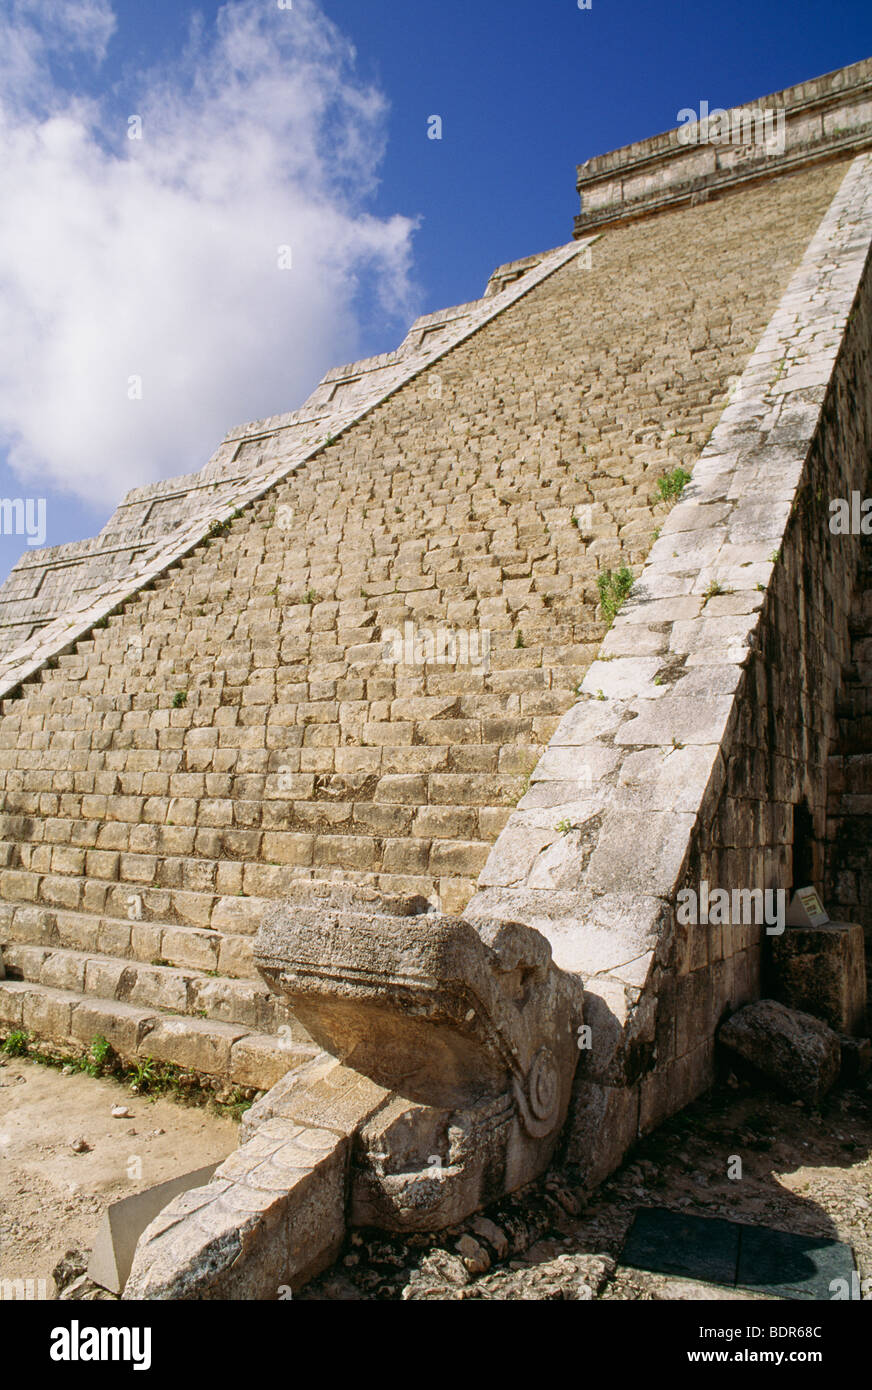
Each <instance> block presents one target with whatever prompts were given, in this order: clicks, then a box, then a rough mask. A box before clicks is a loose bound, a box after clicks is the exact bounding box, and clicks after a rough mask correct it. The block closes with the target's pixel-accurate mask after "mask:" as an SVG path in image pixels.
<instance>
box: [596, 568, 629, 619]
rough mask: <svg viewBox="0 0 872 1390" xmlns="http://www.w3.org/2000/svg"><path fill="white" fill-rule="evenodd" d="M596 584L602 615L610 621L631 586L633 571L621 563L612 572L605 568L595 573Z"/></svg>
mask: <svg viewBox="0 0 872 1390" xmlns="http://www.w3.org/2000/svg"><path fill="white" fill-rule="evenodd" d="M596 586H597V588H598V589H599V596H600V608H601V609H602V614H603V617H604V618H606V619H607V620H608V622H610V623H611V622H613V620H614V617H615V614H616V613H617V611H618V609H619V608H620V607H621V605H622V603H623V602H624V599H625V598H626V597H627V595H628V594H629V592H630V590H631V589H632V587H633V571H632V570H631V569H628V567H627V566H626V565H621V568H620V569H619V570H615V571H614V572H612V570H605V571H604V572H603V573H602V574H598V575H597V577H596Z"/></svg>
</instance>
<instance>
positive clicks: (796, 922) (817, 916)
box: [787, 888, 830, 927]
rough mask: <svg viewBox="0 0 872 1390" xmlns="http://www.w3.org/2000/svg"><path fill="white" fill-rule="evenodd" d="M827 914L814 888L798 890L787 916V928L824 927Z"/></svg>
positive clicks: (827, 917)
mask: <svg viewBox="0 0 872 1390" xmlns="http://www.w3.org/2000/svg"><path fill="white" fill-rule="evenodd" d="M829 920H830V918H829V913H828V912H827V910H826V908H825V907H824V905H823V903H822V902H821V900H820V898H819V897H818V895H817V892H816V890H815V889H814V888H798V889H797V891H796V892H795V893H794V895H793V901H792V903H791V904H790V911H789V912H788V914H787V925H788V926H789V927H824V926H826V924H827V922H828V921H829Z"/></svg>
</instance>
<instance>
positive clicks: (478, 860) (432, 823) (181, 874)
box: [0, 771, 523, 930]
mask: <svg viewBox="0 0 872 1390" xmlns="http://www.w3.org/2000/svg"><path fill="white" fill-rule="evenodd" d="M444 780H445V781H446V782H447V781H450V783H451V787H450V791H451V793H452V798H451V803H450V804H451V805H452V806H454V812H455V818H454V821H453V824H457V819H456V813H457V809H458V807H457V806H456V805H454V803H456V802H457V801H458V797H459V796H460V795H462V794H463V793H464V792H465V793H467V794H468V795H470V797H473V796H474V794H475V785H476V783H477V781H478V780H480V779H479V778H478V777H477V776H476V774H470V775H469V776H467V777H462V776H459V775H457V776H455V775H451V776H449V777H446V779H444ZM415 781H416V779H415V778H401V777H398V778H395V779H394V780H393V783H392V787H391V789H390V794H391V795H393V796H395V797H396V798H397V804H399V805H402V804H403V803H402V797H403V796H411V795H414V790H415V788H414V785H413V784H414V783H415ZM522 784H523V779H522V777H521V775H520V771H519V773H518V774H517V775H515V776H513V777H511V778H509V777H506V778H504V779H503V785H504V786H505V787H506V788H507V789H508V788H511V790H512V793H513V796H512V798H511V800H512V801H517V799H518V798H519V796H520V795H521V794H522V792H523V785H522ZM420 809H421V810H422V813H423V811H426V812H428V813H429V814H428V817H427V821H426V823H425V821H424V819H423V814H422V818H421V824H422V828H424V827H425V825H426V828H427V829H430V830H431V831H432V830H438V829H439V828H440V823H439V822H440V817H439V810H440V808H439V807H429V808H426V807H425V808H420ZM510 809H511V807H510V806H508V807H506V808H505V810H504V812H502V813H501V812H500V811H497V814H496V816H495V818H494V822H493V835H492V838H493V839H496V836H497V834H498V833H499V829H500V828H501V825H502V824H503V823H504V820H505V818H507V814H508V811H509V810H510ZM341 815H342V811H341V808H340V809H339V811H338V812H337V819H338V821H339V823H338V824H334V825H331V826H329V827H328V825H327V824H322V825H320V826H318V825H315V826H311V827H310V828H309V829H308V830H306V831H275V832H268V833H266V834H265V835H264V837H263V840H264V842H263V845H262V846H261V848H262V851H263V852H264V857H266V856H267V855H268V856H269V857H270V859H271V861H272V862H269V863H264V862H262V860H260V861H257V860H253V861H248V862H246V861H244V860H229V859H220V860H219V859H207V858H205V857H204V858H199V859H198V858H193V857H182V856H175V857H173V856H159V855H143V854H136V853H132V852H123V851H108V852H104V851H99V850H97V851H93V852H90V851H87V850H85V849H79V848H75V847H70V846H69V845H64V846H58V845H50V844H36V845H33V844H26V843H25V844H17V845H15V844H13V843H12V842H9V841H7V842H5V844H4V845H3V846H0V850H2V851H3V853H2V854H0V861H2V859H3V858H5V860H6V864H7V867H5V868H3V869H2V870H0V898H2V899H4V900H5V901H7V902H16V903H24V902H29V903H34V904H41V905H43V906H46V907H55V908H64V909H67V910H70V911H73V912H90V913H99V914H106V915H108V916H112V917H116V918H125V917H126V918H132V916H133V915H136V916H138V917H139V918H140V919H141V920H147V921H158V922H165V923H178V924H181V925H186V926H196V927H204V928H205V927H210V926H217V927H218V928H219V929H220V930H224V929H225V928H224V927H223V925H221V924H220V923H219V922H216V921H215V920H214V915H213V914H215V912H216V910H219V911H220V905H221V904H222V902H225V900H226V899H228V898H232V897H240V898H245V897H253V898H261V897H262V898H270V899H274V898H277V897H281V896H282V895H283V894H284V893H286V892H288V891H291V885H292V884H293V883H294V881H295V880H297V879H299V878H300V877H305V878H309V879H311V878H331V877H334V876H335V873H336V871H340V870H341V871H343V873H358V874H365V875H367V876H368V878H369V880H370V881H371V879H372V876H373V875H376V876H381V875H388V876H391V875H394V876H395V875H400V876H403V877H409V876H411V877H415V878H418V879H420V880H421V882H420V884H417V885H415V886H414V891H415V892H418V893H421V894H422V895H423V896H424V897H432V892H433V883H434V882H435V881H437V880H439V879H442V878H465V879H468V880H470V881H474V880H475V879H476V878H477V877H478V874H479V873H480V872H481V869H482V867H483V866H484V863H485V860H486V859H487V856H488V854H489V852H490V844H491V841H490V840H489V841H482V840H480V839H476V838H471V839H468V840H454V839H449V838H444V839H443V838H438V837H437V836H434V835H433V834H432V833H431V834H430V835H419V836H415V835H393V836H391V835H383V836H378V835H372V834H370V835H365V834H353V833H352V834H348V833H346V829H345V826H344V825H343V823H342V820H341ZM447 826H448V828H451V826H452V822H451V819H450V817H449V818H448V822H447ZM134 829H135V827H134ZM90 864H93V866H94V871H90V872H89V865H90ZM110 874H111V875H112V877H109V876H108V875H110ZM425 879H426V880H429V884H425V882H424V880H425ZM384 886H385V887H388V888H389V885H384ZM225 905H226V904H225ZM240 915H241V916H242V917H248V916H249V915H250V914H247V913H245V912H243V913H242V914H240ZM256 929H257V926H256V923H255V924H253V925H252V926H251V927H250V928H249V930H256ZM237 930H244V929H240V928H238V929H237Z"/></svg>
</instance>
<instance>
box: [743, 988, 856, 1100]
mask: <svg viewBox="0 0 872 1390" xmlns="http://www.w3.org/2000/svg"><path fill="white" fill-rule="evenodd" d="M718 1037H719V1040H720V1042H721V1043H722V1044H723V1045H724V1047H728V1048H729V1049H730V1050H731V1051H733V1052H736V1053H738V1055H739V1056H740V1057H742V1058H744V1060H745V1061H746V1062H750V1063H751V1064H752V1066H754V1067H756V1068H757V1070H758V1071H760V1072H762V1073H763V1074H764V1075H765V1076H768V1077H770V1078H771V1079H772V1080H773V1081H775V1082H777V1084H778V1085H779V1086H782V1087H783V1088H784V1089H785V1090H787V1091H790V1092H791V1093H792V1094H793V1095H795V1096H799V1097H800V1098H801V1099H802V1100H807V1101H809V1102H811V1103H816V1102H817V1101H819V1100H821V1099H822V1097H823V1096H825V1095H826V1093H827V1091H829V1090H830V1089H831V1087H832V1086H834V1085H835V1082H836V1080H837V1078H838V1075H839V1066H840V1052H839V1039H838V1037H837V1035H836V1034H835V1033H834V1032H833V1030H832V1029H831V1028H828V1027H827V1025H826V1024H825V1023H822V1022H821V1020H820V1019H819V1018H813V1017H812V1015H811V1014H804V1013H800V1012H798V1011H797V1010H796V1009H788V1008H787V1007H786V1006H785V1005H784V1004H779V1003H777V1002H776V1001H775V1000H773V999H760V1000H758V1002H757V1003H756V1004H748V1005H746V1006H745V1008H744V1009H740V1010H739V1011H738V1013H735V1014H733V1015H732V1016H731V1017H730V1018H728V1019H727V1021H726V1022H725V1023H723V1024H722V1025H721V1028H720V1031H719V1033H718Z"/></svg>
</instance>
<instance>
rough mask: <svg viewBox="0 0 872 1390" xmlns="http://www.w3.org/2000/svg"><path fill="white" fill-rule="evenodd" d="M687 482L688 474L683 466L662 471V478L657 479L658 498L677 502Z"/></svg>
mask: <svg viewBox="0 0 872 1390" xmlns="http://www.w3.org/2000/svg"><path fill="white" fill-rule="evenodd" d="M689 482H690V474H689V473H688V472H687V470H686V469H684V468H673V470H672V472H671V473H664V474H663V476H662V478H658V479H657V492H658V500H659V501H660V502H677V501H678V499H679V497H680V496H681V494H682V493H683V492H684V489H685V488H686V487H687V484H688V483H689Z"/></svg>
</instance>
